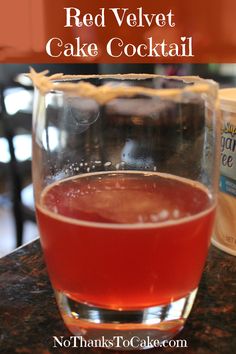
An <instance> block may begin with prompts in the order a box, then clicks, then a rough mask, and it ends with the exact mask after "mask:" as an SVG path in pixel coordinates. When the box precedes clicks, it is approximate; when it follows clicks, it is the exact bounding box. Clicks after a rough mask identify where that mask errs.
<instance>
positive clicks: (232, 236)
mask: <svg viewBox="0 0 236 354" xmlns="http://www.w3.org/2000/svg"><path fill="white" fill-rule="evenodd" d="M219 98H220V109H221V114H222V115H221V116H222V133H221V165H220V169H221V175H220V193H219V202H218V208H217V216H216V224H215V232H214V235H213V238H212V243H213V244H214V245H215V246H216V247H218V248H220V249H221V250H223V251H225V252H227V253H229V254H231V255H234V256H236V88H229V89H222V90H220V91H219Z"/></svg>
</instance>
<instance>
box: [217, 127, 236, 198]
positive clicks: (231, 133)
mask: <svg viewBox="0 0 236 354" xmlns="http://www.w3.org/2000/svg"><path fill="white" fill-rule="evenodd" d="M220 171H221V178H220V190H221V191H222V192H224V193H228V194H230V195H232V196H234V197H236V127H235V126H234V125H233V124H231V123H229V122H227V123H225V124H224V127H223V129H222V134H221V168H220Z"/></svg>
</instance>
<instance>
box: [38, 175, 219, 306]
mask: <svg viewBox="0 0 236 354" xmlns="http://www.w3.org/2000/svg"><path fill="white" fill-rule="evenodd" d="M37 211H38V221H39V226H40V233H41V237H42V245H43V248H44V252H45V257H46V261H47V265H48V269H49V272H50V276H51V280H52V283H53V286H54V288H55V289H57V290H58V291H61V292H65V293H66V294H67V295H68V296H69V297H70V298H72V299H74V300H76V301H79V302H84V303H86V304H91V305H95V306H101V307H103V308H112V309H121V308H122V309H138V308H145V307H151V306H157V305H163V304H168V303H169V302H171V301H174V300H177V299H180V298H182V297H184V296H187V295H189V294H190V293H191V292H192V291H193V290H195V289H196V288H197V286H198V283H199V279H200V276H201V273H202V269H203V265H204V262H205V258H206V254H207V250H208V246H209V240H210V235H211V229H212V223H213V219H214V208H213V207H212V203H211V198H210V197H209V195H208V193H207V190H206V189H205V188H203V187H201V186H200V185H199V184H198V183H194V182H193V181H188V180H185V179H180V178H175V177H173V176H170V175H169V176H168V175H158V174H152V173H131V172H130V173H129V172H128V173H127V172H126V173H120V172H118V173H98V174H91V175H89V176H84V177H74V178H70V179H66V180H62V181H60V182H59V183H55V184H52V185H51V186H49V187H48V188H46V190H45V191H44V192H43V194H42V197H41V203H40V204H39V205H38V207H37Z"/></svg>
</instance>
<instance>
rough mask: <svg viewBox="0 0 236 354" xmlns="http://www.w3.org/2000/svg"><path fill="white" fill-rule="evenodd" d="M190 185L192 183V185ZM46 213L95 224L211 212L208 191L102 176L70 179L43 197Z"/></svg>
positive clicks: (155, 178)
mask: <svg viewBox="0 0 236 354" xmlns="http://www.w3.org/2000/svg"><path fill="white" fill-rule="evenodd" d="M190 182H191V183H190ZM42 204H43V206H45V207H46V208H47V209H49V210H50V211H52V212H55V206H56V207H57V213H59V214H61V215H64V216H67V217H70V218H74V219H77V220H85V221H86V220H87V221H94V222H106V223H118V224H138V223H161V222H165V221H170V220H173V221H176V220H179V219H181V218H185V217H188V216H191V215H195V214H197V213H200V212H202V211H204V210H205V209H207V208H209V207H210V205H211V200H210V197H209V195H208V194H207V192H206V190H205V189H203V188H200V187H199V185H196V184H194V182H193V181H189V182H187V181H186V180H184V179H181V178H178V177H171V176H170V175H161V174H157V173H149V172H148V173H146V172H128V171H127V172H115V171H114V172H103V173H93V174H87V175H82V176H77V177H74V178H69V179H66V180H63V181H61V182H58V183H56V184H54V185H52V186H51V187H50V188H49V189H48V192H47V193H45V194H43V197H42Z"/></svg>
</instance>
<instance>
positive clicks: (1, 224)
mask: <svg viewBox="0 0 236 354" xmlns="http://www.w3.org/2000/svg"><path fill="white" fill-rule="evenodd" d="M29 66H32V67H34V69H35V70H36V71H42V70H45V69H49V71H50V74H53V73H58V72H60V73H65V74H109V73H128V72H132V73H134V72H136V73H156V74H164V75H199V76H201V77H204V78H210V79H213V80H215V81H217V82H218V83H219V84H220V86H221V87H232V86H236V64H172V65H168V64H163V65H161V64H40V65H34V64H33V65H31V64H24V65H23V64H0V257H2V256H4V255H6V254H8V253H10V252H12V251H13V250H14V249H15V248H16V247H19V246H21V245H22V244H25V243H27V242H30V241H31V240H33V239H35V238H36V237H37V236H38V230H37V226H36V221H35V213H34V201H33V189H32V180H31V122H32V104H33V87H32V86H31V84H30V83H29V82H28V81H25V80H24V79H25V77H24V75H22V73H26V72H28V71H29Z"/></svg>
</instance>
